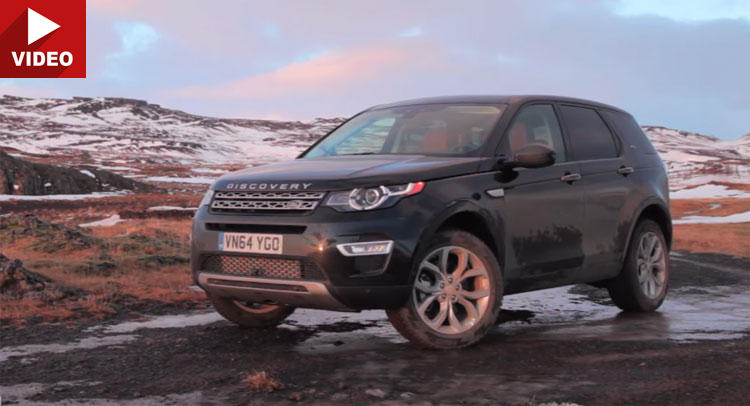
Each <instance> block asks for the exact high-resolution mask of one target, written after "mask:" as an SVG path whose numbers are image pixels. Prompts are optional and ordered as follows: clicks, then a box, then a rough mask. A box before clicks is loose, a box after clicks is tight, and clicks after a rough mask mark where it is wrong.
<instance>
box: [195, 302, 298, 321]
mask: <svg viewBox="0 0 750 406" xmlns="http://www.w3.org/2000/svg"><path fill="white" fill-rule="evenodd" d="M208 298H209V300H211V304H213V306H214V309H216V311H217V312H218V313H219V314H220V315H222V317H224V318H225V319H227V320H229V321H231V322H232V323H234V324H237V325H238V326H240V327H272V326H275V325H277V324H279V323H281V322H282V321H284V319H286V318H287V317H289V315H291V314H292V313H293V312H294V307H288V306H279V305H271V304H257V303H243V302H240V301H237V300H233V299H229V298H225V297H219V296H215V295H211V294H208Z"/></svg>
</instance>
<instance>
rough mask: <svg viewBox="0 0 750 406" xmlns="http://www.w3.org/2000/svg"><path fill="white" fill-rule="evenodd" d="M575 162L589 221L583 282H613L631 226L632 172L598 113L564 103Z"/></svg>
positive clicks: (561, 112)
mask: <svg viewBox="0 0 750 406" xmlns="http://www.w3.org/2000/svg"><path fill="white" fill-rule="evenodd" d="M559 110H560V115H561V117H562V122H563V126H564V128H565V133H566V136H567V139H568V140H569V141H570V142H569V145H570V151H571V155H572V157H573V159H575V160H576V161H577V162H578V164H579V165H580V171H581V181H580V185H581V186H582V187H583V189H584V201H585V205H584V206H585V219H586V224H585V226H584V230H583V235H584V238H583V252H584V255H585V260H584V265H583V273H582V274H581V281H596V280H601V279H606V278H610V277H612V276H614V275H616V274H617V272H619V269H620V267H621V265H622V264H621V263H620V254H621V252H622V246H623V245H624V244H623V243H624V241H623V238H626V237H623V236H624V235H627V232H628V231H627V230H628V227H629V226H630V224H629V223H628V222H627V221H626V216H625V215H624V213H625V212H626V211H627V208H626V203H627V200H628V194H629V192H630V191H632V190H634V189H635V185H634V177H633V176H630V175H631V174H632V173H633V168H632V167H630V166H628V164H627V163H626V162H625V160H624V159H623V156H622V147H621V143H620V142H619V140H618V139H617V138H616V137H615V135H614V134H613V133H612V131H611V130H610V129H609V127H608V126H607V124H606V123H605V121H604V120H603V119H602V117H601V116H600V114H599V112H598V111H597V110H596V109H594V108H591V107H588V106H579V105H565V104H563V105H560V106H559Z"/></svg>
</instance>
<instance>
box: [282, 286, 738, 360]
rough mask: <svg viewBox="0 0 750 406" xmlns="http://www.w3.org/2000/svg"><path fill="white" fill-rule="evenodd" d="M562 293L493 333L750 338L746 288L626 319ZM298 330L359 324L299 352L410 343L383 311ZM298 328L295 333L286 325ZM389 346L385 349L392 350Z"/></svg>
mask: <svg viewBox="0 0 750 406" xmlns="http://www.w3.org/2000/svg"><path fill="white" fill-rule="evenodd" d="M573 289H575V287H569V286H567V287H561V288H554V289H547V290H541V291H536V292H528V293H521V294H517V295H512V296H508V297H507V298H505V299H504V302H503V308H504V309H507V310H512V311H518V310H526V311H530V312H532V313H533V314H534V316H533V317H532V318H531V319H530V320H528V321H508V322H505V323H502V324H501V325H499V326H498V327H495V329H496V332H499V333H500V334H502V335H506V336H508V337H509V340H510V341H513V340H524V341H527V340H534V339H538V340H576V339H601V340H611V341H628V340H635V341H638V340H673V341H678V342H691V341H696V340H727V339H736V338H741V337H743V336H745V335H746V334H749V333H750V311H748V310H747V309H748V308H750V292H746V291H745V288H744V287H729V286H727V287H712V288H705V289H700V292H699V293H695V292H696V288H694V287H693V288H687V289H676V290H673V291H670V293H669V294H668V296H667V299H666V301H665V302H664V304H663V305H662V307H661V308H660V309H659V311H657V312H655V313H623V312H621V311H620V310H619V309H618V308H617V307H615V306H614V305H603V304H598V303H595V302H592V301H591V300H590V299H589V298H588V297H587V296H586V295H583V294H579V293H574V292H571V290H573ZM290 320H292V322H293V323H295V324H296V325H300V326H306V327H314V326H324V325H330V324H333V323H337V322H350V323H361V324H362V325H363V327H361V328H359V329H356V330H353V331H345V332H320V333H317V334H315V335H313V336H312V337H311V338H309V339H307V340H305V341H303V342H301V343H299V344H298V345H297V346H295V348H294V350H295V351H297V352H300V353H315V354H321V353H323V354H325V353H334V352H348V351H362V350H369V351H375V350H378V349H379V348H383V347H384V345H382V344H387V345H392V344H393V343H403V342H406V340H405V339H403V338H402V337H401V336H400V335H399V334H398V333H397V332H396V330H395V329H393V327H391V325H390V324H389V322H388V320H387V318H386V317H385V314H384V312H382V311H367V312H362V313H335V312H326V311H320V310H298V311H297V312H295V314H294V315H293V316H292V317H291V318H290ZM283 327H285V328H294V326H293V325H292V326H283ZM387 345H385V347H387Z"/></svg>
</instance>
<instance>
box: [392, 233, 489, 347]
mask: <svg viewBox="0 0 750 406" xmlns="http://www.w3.org/2000/svg"><path fill="white" fill-rule="evenodd" d="M424 252H426V254H425V255H424V256H422V257H421V258H419V259H418V260H419V265H418V269H417V274H416V278H415V280H414V288H413V290H412V294H411V297H410V300H409V301H408V303H407V304H406V305H405V306H404V307H402V308H399V309H393V310H387V311H386V314H387V315H388V319H389V320H390V322H391V324H393V326H394V327H395V328H396V330H398V332H399V333H401V335H403V336H404V337H406V338H407V339H409V340H410V341H411V342H413V343H415V344H417V345H420V346H422V347H426V348H430V349H440V350H447V349H456V348H463V347H467V346H470V345H472V344H474V343H476V342H477V341H479V340H480V339H482V338H483V337H484V336H485V335H486V334H487V332H488V331H489V329H490V328H491V327H492V326H493V325H494V323H495V320H496V319H497V316H498V313H499V311H500V305H501V303H502V297H503V282H502V275H501V272H500V265H499V264H498V262H497V259H496V258H495V255H494V254H493V253H492V251H491V250H490V249H489V248H488V247H487V245H486V244H484V243H483V242H482V241H481V240H480V239H479V238H477V237H475V236H474V235H472V234H469V233H466V232H463V231H444V232H441V233H439V234H438V235H437V237H436V238H435V240H434V241H433V243H432V244H430V246H429V247H428V248H427V249H426V250H424Z"/></svg>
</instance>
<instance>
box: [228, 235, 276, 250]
mask: <svg viewBox="0 0 750 406" xmlns="http://www.w3.org/2000/svg"><path fill="white" fill-rule="evenodd" d="M283 245H284V236H283V235H278V234H250V233H219V251H227V252H246V253H252V254H281V250H282V247H283Z"/></svg>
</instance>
